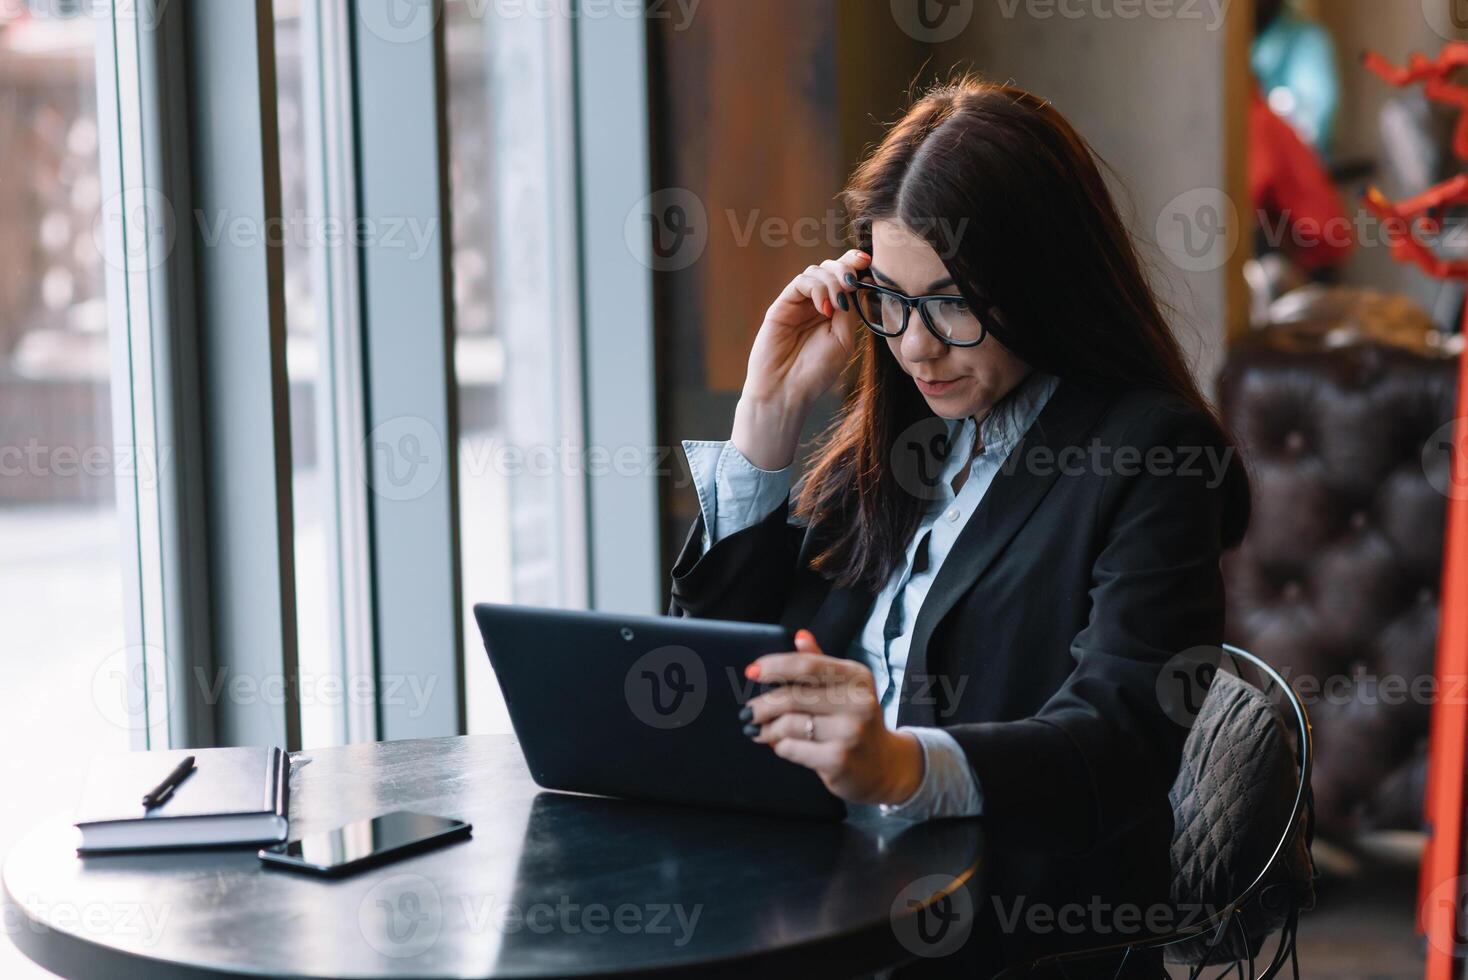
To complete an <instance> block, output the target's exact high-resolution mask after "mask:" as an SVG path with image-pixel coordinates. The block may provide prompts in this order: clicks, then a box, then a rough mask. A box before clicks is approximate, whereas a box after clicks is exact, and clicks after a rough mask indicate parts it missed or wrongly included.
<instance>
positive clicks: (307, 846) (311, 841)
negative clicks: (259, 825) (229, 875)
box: [260, 810, 472, 877]
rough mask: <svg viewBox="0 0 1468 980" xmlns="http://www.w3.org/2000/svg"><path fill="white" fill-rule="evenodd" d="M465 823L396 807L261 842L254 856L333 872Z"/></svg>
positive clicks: (446, 835)
mask: <svg viewBox="0 0 1468 980" xmlns="http://www.w3.org/2000/svg"><path fill="white" fill-rule="evenodd" d="M471 829H472V828H471V827H470V825H469V824H467V823H465V822H464V821H462V820H450V819H449V818H447V817H434V816H430V815H428V814H426V813H410V812H409V811H407V810H396V811H394V812H392V813H385V814H383V815H382V816H380V817H373V818H372V819H371V820H357V821H355V822H353V823H349V824H347V825H346V826H344V827H337V828H336V829H335V830H328V831H325V832H324V833H320V834H311V835H309V836H306V837H301V838H298V839H296V840H288V841H285V842H283V843H280V844H276V845H275V846H274V847H266V848H262V849H261V850H260V860H261V861H264V862H265V863H266V864H269V865H274V866H276V867H280V868H289V869H290V870H292V871H305V872H308V873H310V874H318V875H329V876H333V877H334V876H337V875H345V874H351V873H352V872H354V871H360V870H362V869H363V868H370V867H373V866H375V865H379V864H385V863H387V862H388V861H394V860H397V859H398V858H400V857H406V856H407V855H409V854H417V853H419V852H421V851H426V850H429V849H430V848H434V847H438V846H439V845H441V844H448V843H451V842H453V841H456V840H463V839H464V838H465V837H468V836H469V832H470V830H471Z"/></svg>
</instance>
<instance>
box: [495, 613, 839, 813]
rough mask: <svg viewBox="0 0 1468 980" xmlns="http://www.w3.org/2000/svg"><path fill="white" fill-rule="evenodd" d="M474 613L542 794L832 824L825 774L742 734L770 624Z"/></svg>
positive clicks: (788, 646) (784, 644)
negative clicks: (742, 715) (751, 676)
mask: <svg viewBox="0 0 1468 980" xmlns="http://www.w3.org/2000/svg"><path fill="white" fill-rule="evenodd" d="M474 618H475V619H476V620H477V621H478V623H479V630H480V632H481V633H482V634H483V636H484V646H485V649H486V650H487V651H488V652H489V660H490V664H491V665H492V666H493V667H494V673H495V676H496V677H497V678H498V679H499V685H500V690H501V691H502V692H503V693H504V697H505V704H506V706H507V707H508V708H509V713H510V722H511V724H513V725H514V727H515V735H516V737H517V738H518V739H519V741H520V747H521V750H522V751H523V752H524V753H525V761H526V763H527V765H529V767H530V774H531V776H532V777H533V778H534V779H535V782H536V783H537V784H539V785H540V786H543V787H545V788H546V789H558V790H568V791H572V792H578V793H597V794H601V795H604V796H621V797H627V798H629V799H639V800H654V801H660V802H668V803H688V804H697V805H703V806H713V807H721V808H726V809H737V810H747V811H752V812H760V813H773V814H785V815H791V816H804V817H817V818H827V819H839V818H841V817H843V816H844V815H845V813H846V807H845V804H843V803H842V801H841V800H840V799H839V798H837V797H835V796H833V795H832V794H831V793H830V792H829V791H828V790H827V789H826V787H825V784H824V783H822V782H821V780H820V777H819V776H817V775H816V774H815V773H814V772H812V771H811V770H809V769H806V768H805V767H804V766H798V765H796V764H795V763H793V762H787V761H786V760H784V759H781V758H780V757H779V756H777V755H775V753H774V752H773V751H772V750H771V749H770V747H769V746H768V745H762V744H759V743H756V742H753V741H751V740H750V739H749V738H748V737H746V736H745V735H744V733H743V728H744V724H743V722H741V721H740V720H739V709H740V707H741V706H742V705H743V704H744V702H746V701H748V700H749V699H750V698H751V697H754V696H755V695H757V694H759V693H760V691H761V690H763V688H762V687H761V686H760V685H759V684H755V683H753V682H750V681H748V680H746V679H745V677H744V668H745V667H746V666H747V665H748V664H749V663H750V662H751V661H753V660H754V659H756V658H757V657H760V656H763V655H764V654H766V653H776V652H780V651H784V650H793V649H795V643H794V639H793V638H792V637H791V635H790V633H789V632H788V631H787V630H785V629H784V628H782V627H779V626H767V625H761V624H752V623H731V622H722V621H718V620H708V619H687V618H680V617H662V616H618V615H611V614H605V613H591V612H568V611H565V610H559V609H532V608H527V607H524V606H504V605H493V604H489V603H481V604H480V605H477V606H475V607H474Z"/></svg>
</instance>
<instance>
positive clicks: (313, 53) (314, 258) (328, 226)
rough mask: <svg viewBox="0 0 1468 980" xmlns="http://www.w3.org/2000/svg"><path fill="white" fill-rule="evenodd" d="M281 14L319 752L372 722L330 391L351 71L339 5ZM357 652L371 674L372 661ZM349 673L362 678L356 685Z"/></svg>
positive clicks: (306, 664)
mask: <svg viewBox="0 0 1468 980" xmlns="http://www.w3.org/2000/svg"><path fill="white" fill-rule="evenodd" d="M274 6H275V59H276V77H277V106H276V112H277V124H278V128H279V133H280V180H281V223H280V234H279V236H278V240H279V242H280V244H281V247H282V253H283V259H284V267H285V312H286V372H287V377H288V379H289V382H290V417H291V455H292V473H293V477H294V479H293V481H292V492H293V494H294V508H295V510H294V517H295V562H296V625H297V638H298V644H299V647H298V665H299V670H300V681H301V684H300V698H301V741H302V745H303V746H304V747H306V748H311V747H316V746H322V745H340V744H343V743H344V742H347V741H351V740H353V737H354V735H355V736H356V737H358V738H361V737H371V734H372V733H371V727H370V722H371V719H372V718H373V716H374V708H373V702H372V697H371V693H370V688H364V687H363V686H362V682H364V681H368V680H369V679H370V669H356V668H351V667H350V665H351V664H353V663H355V662H356V661H354V660H353V659H351V658H350V657H349V656H348V655H347V649H348V647H349V646H350V645H351V644H350V642H349V636H350V635H351V634H350V633H349V631H348V627H347V623H349V622H350V621H351V617H352V615H353V614H354V612H355V610H353V609H352V608H351V599H352V598H353V597H354V596H355V595H356V593H355V592H353V591H352V589H351V588H350V585H347V586H344V582H343V578H344V574H345V575H346V576H347V578H348V579H352V576H353V575H354V574H355V572H354V571H353V570H356V571H360V565H361V561H360V560H357V559H347V558H346V557H344V556H345V554H346V551H344V548H345V547H347V546H346V545H345V544H344V542H346V541H347V540H348V539H349V538H350V537H351V536H352V535H353V534H354V533H356V532H353V531H352V530H351V521H350V520H347V519H346V518H345V517H344V514H343V500H344V499H346V498H344V497H343V496H342V495H343V494H344V493H349V492H350V487H348V486H347V482H346V481H342V480H339V479H338V473H339V472H340V466H339V460H340V457H339V447H340V446H341V445H343V441H342V440H343V439H349V438H350V436H348V435H344V433H343V430H342V423H343V420H342V416H343V414H344V413H346V412H349V411H352V410H354V408H355V410H358V411H359V410H360V405H355V406H353V405H348V404H347V403H346V402H344V401H343V400H342V399H341V397H340V392H338V391H337V390H336V389H337V385H336V383H335V380H334V379H336V378H339V377H341V376H342V371H343V370H346V371H348V372H350V371H352V370H355V369H354V368H352V366H351V365H348V364H344V363H338V359H339V358H341V357H344V356H345V355H344V353H343V351H341V350H339V349H338V348H337V346H336V344H335V343H334V337H335V336H337V335H338V334H337V333H336V332H335V331H337V330H338V325H337V324H335V322H334V321H335V320H336V319H337V318H340V317H341V316H342V315H343V314H342V312H341V304H340V303H339V297H338V296H336V295H335V294H334V292H333V287H334V283H336V282H337V281H338V280H337V279H336V278H335V277H338V276H339V275H340V271H341V268H342V263H344V262H350V261H351V256H350V252H351V249H352V241H353V236H351V235H350V234H347V233H346V228H347V226H346V225H345V224H343V223H342V219H343V217H344V216H343V215H342V214H341V213H340V211H339V210H338V209H337V208H336V206H335V202H336V200H337V197H336V194H337V193H338V192H339V190H340V186H341V183H342V181H343V180H344V179H345V178H344V175H343V174H342V172H341V171H342V169H343V168H344V167H345V166H346V164H345V161H344V160H342V159H341V158H340V157H335V158H334V157H332V156H331V154H329V152H328V147H329V146H331V145H334V144H332V143H331V138H332V137H331V135H330V134H329V133H328V126H327V119H328V117H329V116H331V115H332V112H333V110H332V109H330V108H329V106H330V105H331V99H330V98H329V96H328V91H327V89H328V84H327V81H328V78H329V77H330V75H331V73H332V72H333V71H334V70H336V66H337V65H339V64H343V63H345V57H344V55H343V53H342V52H341V51H340V50H339V49H338V47H334V46H337V45H340V44H342V43H343V37H344V35H343V33H342V29H341V26H340V25H341V24H342V23H343V21H342V11H341V10H340V9H339V8H338V7H337V6H336V5H332V4H323V2H322V0H276V3H275V5H274ZM329 56H330V58H329ZM328 59H329V60H328ZM343 112H344V110H343ZM338 122H339V121H338ZM340 131H341V132H345V131H346V130H345V128H342V129H341V130H340ZM333 132H335V130H333ZM332 160H335V161H336V162H334V163H333V162H331V161H332ZM336 288H338V289H340V288H341V287H340V286H337V287H336ZM343 329H345V330H353V329H356V327H355V324H348V325H346V326H345V328H343ZM344 596H345V597H346V598H344ZM358 652H359V653H362V654H364V656H365V657H366V662H367V663H369V664H370V653H368V652H367V651H358ZM353 670H355V671H356V674H357V675H365V676H348V675H349V674H350V673H352V671H353ZM364 719H365V721H366V723H367V727H366V728H365V729H364V728H363V727H362V723H363V721H364ZM354 723H355V727H354Z"/></svg>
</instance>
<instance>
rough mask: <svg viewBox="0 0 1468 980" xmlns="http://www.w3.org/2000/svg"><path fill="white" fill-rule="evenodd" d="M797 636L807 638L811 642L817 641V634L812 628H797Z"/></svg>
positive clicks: (798, 638) (797, 637)
mask: <svg viewBox="0 0 1468 980" xmlns="http://www.w3.org/2000/svg"><path fill="white" fill-rule="evenodd" d="M795 638H796V639H797V640H805V641H807V642H809V643H814V642H815V641H816V635H815V634H814V633H812V632H811V631H810V630H796V631H795Z"/></svg>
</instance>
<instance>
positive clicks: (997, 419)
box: [948, 371, 1060, 473]
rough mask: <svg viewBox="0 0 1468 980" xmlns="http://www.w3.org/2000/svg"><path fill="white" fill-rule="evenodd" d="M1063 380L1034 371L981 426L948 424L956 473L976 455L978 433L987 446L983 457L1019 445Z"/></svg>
mask: <svg viewBox="0 0 1468 980" xmlns="http://www.w3.org/2000/svg"><path fill="white" fill-rule="evenodd" d="M1059 383H1060V379H1058V378H1056V377H1055V376H1054V375H1053V374H1046V373H1044V372H1043V371H1031V372H1030V373H1029V374H1028V375H1027V376H1026V377H1025V379H1024V380H1023V381H1021V382H1020V383H1019V384H1018V385H1016V386H1015V387H1014V390H1013V391H1011V392H1010V393H1009V394H1007V395H1005V396H1004V397H1003V398H1002V399H1000V400H999V404H997V405H995V406H994V407H993V408H992V409H990V410H989V414H988V415H986V416H985V417H984V421H983V423H982V424H981V425H979V426H977V427H976V426H975V424H974V420H973V417H972V416H970V417H969V418H966V419H949V420H948V438H949V443H950V445H951V446H952V447H953V452H952V454H951V455H950V457H949V459H950V464H951V465H952V466H953V468H954V470H955V473H956V467H957V466H959V465H962V464H961V463H958V462H957V460H966V459H968V458H969V456H970V455H971V454H972V453H973V445H974V434H975V431H976V429H977V431H978V433H979V435H980V437H981V439H982V441H983V446H984V453H985V454H986V455H987V454H988V453H991V452H994V453H998V454H999V455H1001V456H1007V455H1009V451H1010V450H1011V449H1013V448H1014V447H1015V446H1017V445H1018V444H1019V441H1020V439H1022V438H1024V434H1025V433H1026V432H1028V431H1029V428H1030V426H1031V425H1034V423H1035V419H1036V418H1038V417H1039V415H1040V412H1041V410H1043V409H1044V407H1045V403H1046V402H1048V401H1049V400H1050V396H1051V395H1052V394H1053V393H1054V392H1055V388H1056V385H1058V384H1059Z"/></svg>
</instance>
